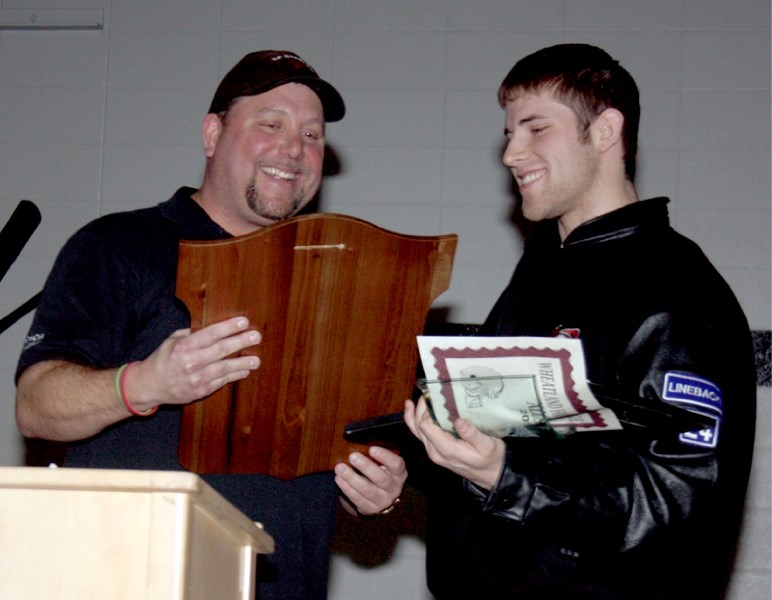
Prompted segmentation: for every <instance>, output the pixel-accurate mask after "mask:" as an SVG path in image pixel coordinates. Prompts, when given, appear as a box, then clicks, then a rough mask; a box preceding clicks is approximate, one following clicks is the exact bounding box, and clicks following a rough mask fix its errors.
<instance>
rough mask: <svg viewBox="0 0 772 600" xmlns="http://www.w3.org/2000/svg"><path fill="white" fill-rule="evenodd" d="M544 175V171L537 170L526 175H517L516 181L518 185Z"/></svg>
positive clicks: (525, 183)
mask: <svg viewBox="0 0 772 600" xmlns="http://www.w3.org/2000/svg"><path fill="white" fill-rule="evenodd" d="M543 175H544V171H537V172H535V173H528V174H527V175H524V176H523V177H518V183H519V184H520V185H527V184H529V183H531V182H532V181H536V180H537V179H541V178H542V176H543Z"/></svg>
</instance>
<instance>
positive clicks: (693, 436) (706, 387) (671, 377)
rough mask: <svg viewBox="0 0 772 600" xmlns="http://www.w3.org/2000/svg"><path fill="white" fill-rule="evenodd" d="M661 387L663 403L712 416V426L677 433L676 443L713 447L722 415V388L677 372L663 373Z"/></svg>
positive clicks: (699, 378) (716, 442)
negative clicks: (663, 377) (713, 422)
mask: <svg viewBox="0 0 772 600" xmlns="http://www.w3.org/2000/svg"><path fill="white" fill-rule="evenodd" d="M663 388H664V389H663V390H662V399H663V400H665V401H666V402H668V403H670V404H673V405H675V406H678V407H680V408H684V409H686V410H690V411H692V412H695V413H699V414H702V415H705V416H708V417H711V418H712V419H713V420H714V421H715V425H714V426H712V427H707V428H705V429H700V430H699V431H687V432H685V433H682V434H680V436H679V440H680V441H681V442H682V443H684V444H689V445H692V446H700V447H702V448H715V447H716V446H717V444H718V435H719V429H720V426H721V416H722V415H723V413H724V404H723V398H722V396H721V389H720V388H719V387H718V386H717V385H716V384H714V383H713V382H711V381H708V380H707V379H703V378H701V377H697V376H695V375H690V374H688V373H679V372H677V371H671V372H668V373H666V374H665V382H664V385H663Z"/></svg>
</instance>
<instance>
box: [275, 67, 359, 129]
mask: <svg viewBox="0 0 772 600" xmlns="http://www.w3.org/2000/svg"><path fill="white" fill-rule="evenodd" d="M285 83H302V84H303V85H305V86H308V87H310V88H311V89H312V90H314V92H315V93H316V95H317V96H319V100H321V101H322V108H323V109H324V120H325V121H328V122H333V121H340V120H341V119H342V118H343V116H344V115H345V114H346V105H345V104H344V103H343V98H342V97H341V95H340V94H339V93H338V90H336V89H335V88H334V87H333V86H332V85H331V84H329V83H327V82H326V81H325V80H324V79H319V78H317V77H290V78H288V79H286V80H284V81H282V82H281V83H280V84H279V85H284V84H285ZM277 87H278V86H277Z"/></svg>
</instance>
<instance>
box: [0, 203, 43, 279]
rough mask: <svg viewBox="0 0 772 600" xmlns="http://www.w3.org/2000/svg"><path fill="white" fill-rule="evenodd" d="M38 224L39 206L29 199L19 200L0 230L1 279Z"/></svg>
mask: <svg viewBox="0 0 772 600" xmlns="http://www.w3.org/2000/svg"><path fill="white" fill-rule="evenodd" d="M38 225H40V210H38V207H37V206H35V204H34V203H32V202H30V201H29V200H22V201H21V202H19V204H18V206H17V207H16V210H14V211H13V214H11V218H10V219H8V222H7V223H6V224H5V227H3V229H2V230H0V279H2V278H3V277H5V274H6V273H7V272H8V269H9V268H10V267H11V265H12V264H13V262H14V261H15V260H16V258H17V257H18V256H19V254H20V253H21V250H22V248H24V246H25V244H26V243H27V242H28V241H29V239H30V238H31V237H32V234H33V233H34V232H35V229H37V227H38Z"/></svg>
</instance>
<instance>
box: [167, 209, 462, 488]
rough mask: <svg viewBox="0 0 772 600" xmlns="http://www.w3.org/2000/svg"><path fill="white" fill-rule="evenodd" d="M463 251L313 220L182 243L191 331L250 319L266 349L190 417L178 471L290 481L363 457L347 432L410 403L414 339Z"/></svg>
mask: <svg viewBox="0 0 772 600" xmlns="http://www.w3.org/2000/svg"><path fill="white" fill-rule="evenodd" d="M456 241H457V236H456V235H453V234H448V235H439V236H414V235H404V234H399V233H395V232H391V231H387V230H385V229H382V228H379V227H377V226H375V225H373V224H371V223H367V222H366V221H362V220H360V219H357V218H354V217H350V216H347V215H335V214H313V215H304V216H300V217H294V218H292V219H287V220H286V221H282V222H280V223H277V224H275V225H272V226H270V227H266V228H265V229H262V230H260V231H257V232H255V233H253V234H248V235H245V236H241V237H239V238H233V239H229V240H223V241H214V242H182V243H181V244H180V256H179V267H178V271H177V296H178V297H179V298H180V299H181V300H182V301H183V302H184V303H185V304H186V305H187V307H188V309H189V311H190V315H191V327H192V328H193V329H194V330H196V329H200V328H201V327H204V326H206V325H209V324H211V323H216V322H218V321H221V320H223V319H226V318H228V317H233V316H236V315H246V316H247V317H248V318H249V320H250V322H251V324H252V325H253V326H254V327H255V328H256V329H257V330H258V331H260V332H261V333H262V336H263V339H262V342H261V343H260V344H259V345H258V346H257V347H256V348H255V349H254V350H251V351H253V352H254V353H256V354H257V355H258V356H259V357H260V368H259V369H257V370H256V371H255V372H254V373H252V374H250V375H249V376H248V377H247V378H246V379H243V380H241V381H239V382H236V383H233V384H228V385H226V386H224V387H222V388H221V389H219V390H218V391H216V392H215V393H214V394H212V395H211V396H209V397H208V398H206V399H204V400H202V401H200V402H194V403H192V404H189V405H187V406H185V408H184V409H183V417H182V426H181V430H180V453H179V455H180V462H181V464H182V465H183V466H184V467H185V468H187V469H188V470H190V471H193V472H195V473H263V474H269V475H274V476H276V477H281V478H284V479H289V478H292V477H296V476H299V475H304V474H307V473H313V472H316V471H323V470H328V469H331V468H332V467H333V466H334V465H335V463H336V462H338V461H345V460H346V459H347V456H348V453H349V452H351V451H352V450H353V449H358V450H360V451H361V450H362V449H363V448H362V447H361V446H359V447H356V446H355V445H354V444H351V443H349V442H347V441H346V440H345V439H344V437H343V428H344V425H346V423H349V422H351V421H357V420H361V419H365V418H368V417H374V416H378V415H383V414H389V413H394V412H399V411H402V408H403V406H404V402H405V399H406V398H409V397H411V394H412V391H413V388H414V386H415V377H416V366H417V363H418V349H417V344H416V335H419V334H421V333H422V332H423V330H424V326H425V321H426V315H427V312H428V310H429V307H430V305H431V303H432V302H433V301H434V299H435V298H437V296H439V295H440V293H442V292H444V291H445V290H446V289H447V288H448V285H449V283H450V275H451V270H452V266H453V257H454V254H455V249H456Z"/></svg>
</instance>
